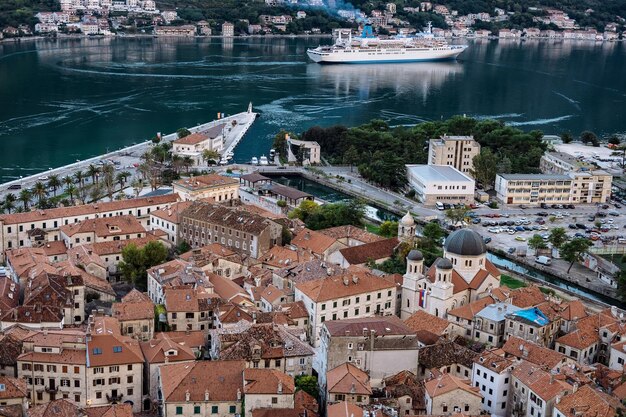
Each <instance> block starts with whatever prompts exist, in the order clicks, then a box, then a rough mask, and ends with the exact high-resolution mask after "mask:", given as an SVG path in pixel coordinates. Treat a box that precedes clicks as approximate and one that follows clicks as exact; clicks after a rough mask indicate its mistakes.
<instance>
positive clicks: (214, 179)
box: [172, 174, 239, 191]
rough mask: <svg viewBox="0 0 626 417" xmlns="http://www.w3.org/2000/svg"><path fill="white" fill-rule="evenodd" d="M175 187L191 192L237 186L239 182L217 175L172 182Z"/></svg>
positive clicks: (199, 176)
mask: <svg viewBox="0 0 626 417" xmlns="http://www.w3.org/2000/svg"><path fill="white" fill-rule="evenodd" d="M172 185H174V186H175V187H181V188H185V189H187V190H191V191H198V190H204V189H206V188H212V187H222V186H226V185H236V186H239V180H238V179H236V178H232V177H225V176H223V175H218V174H207V175H198V176H195V177H190V178H183V179H180V180H178V181H174V183H173V184H172Z"/></svg>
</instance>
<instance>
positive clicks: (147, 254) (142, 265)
mask: <svg viewBox="0 0 626 417" xmlns="http://www.w3.org/2000/svg"><path fill="white" fill-rule="evenodd" d="M166 259H167V248H166V247H165V245H163V244H162V243H161V242H155V241H153V242H148V243H147V244H146V245H145V246H144V247H143V248H138V247H137V245H135V244H134V243H130V244H128V245H126V246H125V247H124V248H123V249H122V261H121V262H120V263H119V270H120V272H121V273H122V276H123V277H124V280H125V281H126V282H128V283H131V284H133V285H134V286H135V287H137V288H139V289H141V290H145V289H146V288H147V276H148V275H147V272H146V271H147V270H148V269H149V268H152V267H153V266H156V265H159V264H162V263H163V262H165V260H166Z"/></svg>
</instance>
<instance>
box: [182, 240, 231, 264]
mask: <svg viewBox="0 0 626 417" xmlns="http://www.w3.org/2000/svg"><path fill="white" fill-rule="evenodd" d="M180 259H182V260H184V261H187V262H191V263H192V264H193V265H195V266H198V267H203V266H205V265H207V264H210V263H213V262H214V261H216V260H219V259H228V260H230V261H233V262H236V263H242V262H243V261H242V259H241V256H240V255H239V254H238V253H237V252H235V251H234V250H232V249H230V248H228V247H226V246H222V245H220V244H219V243H211V244H210V245H206V246H202V247H200V248H195V249H192V250H190V251H189V252H185V253H183V254H182V255H180Z"/></svg>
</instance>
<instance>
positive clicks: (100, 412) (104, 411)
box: [85, 404, 133, 417]
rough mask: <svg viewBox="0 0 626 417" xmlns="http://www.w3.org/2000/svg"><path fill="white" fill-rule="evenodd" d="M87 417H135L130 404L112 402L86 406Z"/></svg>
mask: <svg viewBox="0 0 626 417" xmlns="http://www.w3.org/2000/svg"><path fill="white" fill-rule="evenodd" d="M85 414H86V416H87V417H133V407H132V406H131V405H130V404H111V405H103V406H99V407H88V408H85Z"/></svg>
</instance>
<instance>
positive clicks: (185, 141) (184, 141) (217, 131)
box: [174, 123, 226, 145]
mask: <svg viewBox="0 0 626 417" xmlns="http://www.w3.org/2000/svg"><path fill="white" fill-rule="evenodd" d="M225 126H226V123H220V124H218V125H215V126H212V127H210V128H209V129H207V130H203V131H201V132H196V133H192V134H190V135H187V136H184V137H182V138H178V139H176V140H174V143H175V144H177V145H197V144H198V143H201V142H204V141H205V140H208V139H215V138H217V137H219V136H221V135H222V134H223V132H224V127H225Z"/></svg>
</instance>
